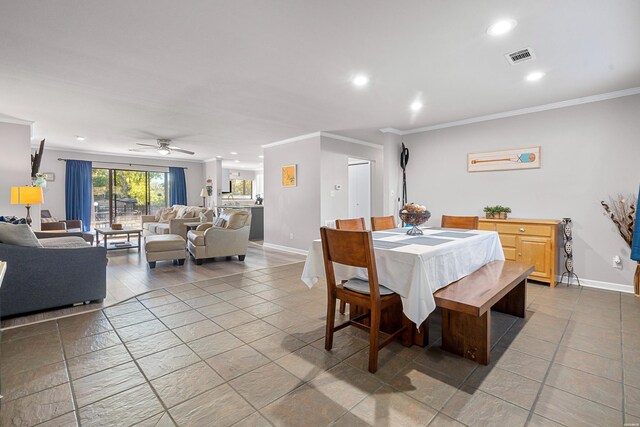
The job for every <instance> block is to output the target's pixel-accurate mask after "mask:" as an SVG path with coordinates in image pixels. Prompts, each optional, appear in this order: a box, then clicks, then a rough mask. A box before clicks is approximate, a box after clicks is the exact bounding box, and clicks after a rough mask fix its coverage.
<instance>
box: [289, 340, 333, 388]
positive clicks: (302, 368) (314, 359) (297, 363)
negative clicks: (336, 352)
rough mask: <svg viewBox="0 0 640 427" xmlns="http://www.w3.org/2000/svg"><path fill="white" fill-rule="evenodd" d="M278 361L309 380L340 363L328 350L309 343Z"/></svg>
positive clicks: (294, 373)
mask: <svg viewBox="0 0 640 427" xmlns="http://www.w3.org/2000/svg"><path fill="white" fill-rule="evenodd" d="M276 363H277V364H278V365H280V366H282V367H283V368H284V369H286V370H287V371H289V372H291V373H292V374H293V375H295V376H296V377H298V378H300V379H301V380H304V381H309V380H311V379H313V378H315V377H316V376H317V375H318V374H320V373H321V372H323V371H326V370H327V369H330V368H332V367H334V366H335V365H337V364H338V363H340V359H338V358H336V357H333V356H332V355H331V353H330V352H328V351H325V350H319V349H317V348H315V347H312V346H309V345H308V346H306V347H302V348H301V349H299V350H296V351H294V352H293V353H289V354H287V355H286V356H283V357H281V358H280V359H278V360H276Z"/></svg>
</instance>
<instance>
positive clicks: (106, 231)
mask: <svg viewBox="0 0 640 427" xmlns="http://www.w3.org/2000/svg"><path fill="white" fill-rule="evenodd" d="M132 234H133V235H137V236H138V244H137V245H134V244H133V243H132V242H131V235H132ZM100 235H102V236H103V237H104V244H103V245H102V246H104V247H105V248H106V249H107V250H108V251H112V250H115V249H132V248H138V252H140V246H141V245H140V239H141V237H142V229H141V228H123V229H122V230H114V229H112V228H100V229H96V246H100ZM113 236H127V241H126V242H123V243H122V244H120V243H111V244H109V242H108V238H109V237H113Z"/></svg>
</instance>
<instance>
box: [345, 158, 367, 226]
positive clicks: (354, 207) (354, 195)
mask: <svg viewBox="0 0 640 427" xmlns="http://www.w3.org/2000/svg"><path fill="white" fill-rule="evenodd" d="M360 217H362V218H364V219H365V221H366V222H367V224H369V221H370V218H371V162H370V161H369V160H361V159H351V158H350V159H349V218H360Z"/></svg>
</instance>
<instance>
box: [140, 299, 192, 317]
mask: <svg viewBox="0 0 640 427" xmlns="http://www.w3.org/2000/svg"><path fill="white" fill-rule="evenodd" d="M191 309H192V308H191V307H190V306H189V305H188V304H186V303H184V302H182V301H176V302H173V303H171V304H166V305H161V306H158V307H153V308H151V309H150V310H149V311H151V312H152V313H153V314H154V315H155V316H157V317H164V316H170V315H172V314H178V313H182V312H183V311H189V310H191Z"/></svg>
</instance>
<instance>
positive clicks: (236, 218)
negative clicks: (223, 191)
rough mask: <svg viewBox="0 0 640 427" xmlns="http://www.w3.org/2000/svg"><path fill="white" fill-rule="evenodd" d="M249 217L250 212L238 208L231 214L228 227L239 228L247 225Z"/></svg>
mask: <svg viewBox="0 0 640 427" xmlns="http://www.w3.org/2000/svg"><path fill="white" fill-rule="evenodd" d="M248 217H249V212H247V211H241V210H238V209H236V211H235V212H233V213H232V214H231V215H230V216H229V220H228V221H227V228H230V229H232V230H237V229H238V228H242V227H244V226H245V225H246V222H247V218H248Z"/></svg>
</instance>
